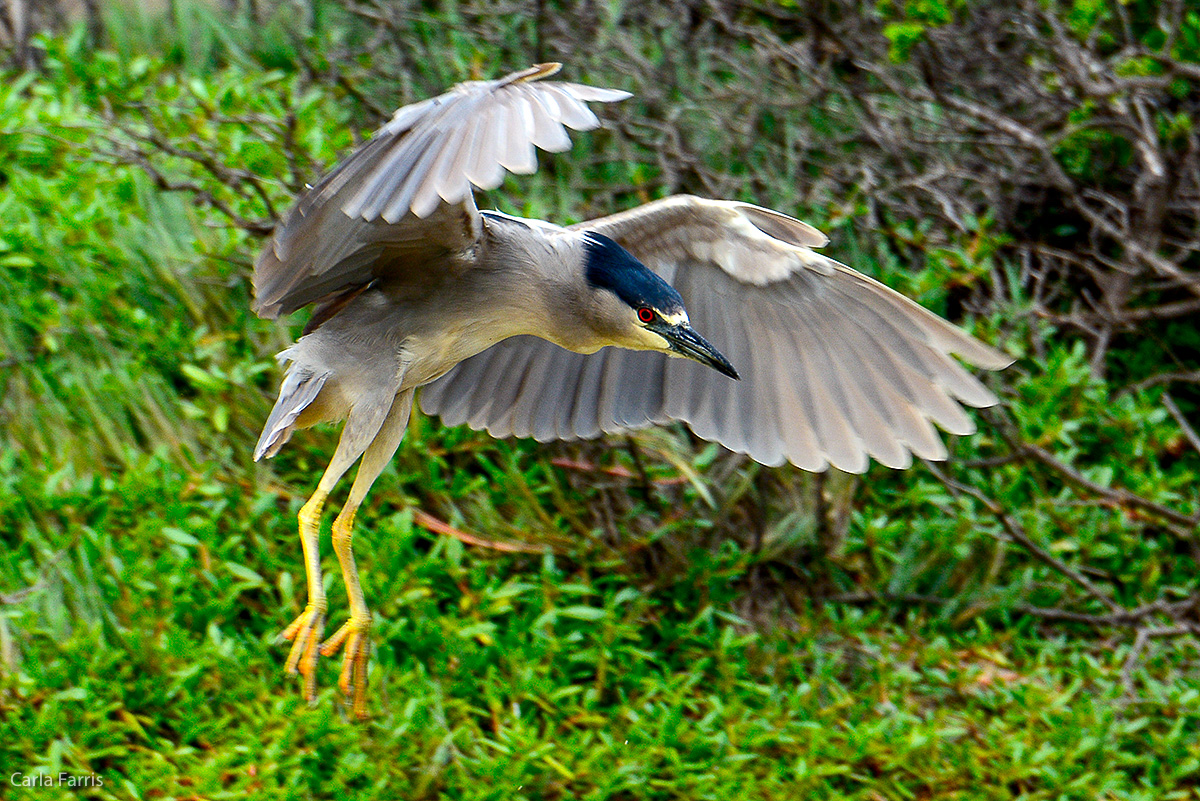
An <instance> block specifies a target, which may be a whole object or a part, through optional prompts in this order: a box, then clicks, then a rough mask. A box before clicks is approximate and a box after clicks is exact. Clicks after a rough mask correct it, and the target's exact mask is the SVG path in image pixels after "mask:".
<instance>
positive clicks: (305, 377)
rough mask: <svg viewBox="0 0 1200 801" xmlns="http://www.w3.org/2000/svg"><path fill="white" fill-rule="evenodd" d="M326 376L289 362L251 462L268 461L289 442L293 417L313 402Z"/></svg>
mask: <svg viewBox="0 0 1200 801" xmlns="http://www.w3.org/2000/svg"><path fill="white" fill-rule="evenodd" d="M290 351H291V349H290V348H289V349H288V350H285V351H284V352H283V353H281V354H279V358H280V361H284V360H286V359H288V358H289V357H290V356H291V353H290ZM329 375H330V374H329V371H328V370H326V371H324V372H316V371H315V370H312V369H311V368H309V367H305V366H304V365H301V364H297V363H296V362H292V366H291V369H289V370H288V372H287V375H286V376H284V379H283V386H281V387H280V388H279V400H277V401H275V408H274V409H272V410H271V414H270V415H269V416H268V417H267V422H266V425H264V426H263V431H262V435H261V436H259V438H258V444H257V445H256V446H254V461H256V462H257V461H258V460H259V459H262V458H263V457H264V456H265V457H266V458H268V459H270V458H271V457H272V456H274V455H275V454H277V453H279V449H280V448H282V447H283V445H284V443H286V442H287V441H288V440H289V439H291V436H292V431H293V429H295V427H296V418H297V417H298V416H299V415H300V412H302V411H304V409H305V408H306V407H307V406H308V405H309V404H310V403H312V402H313V401H314V400H316V397H317V395H319V394H320V393H321V387H323V386H325V381H326V380H327V379H328V378H329Z"/></svg>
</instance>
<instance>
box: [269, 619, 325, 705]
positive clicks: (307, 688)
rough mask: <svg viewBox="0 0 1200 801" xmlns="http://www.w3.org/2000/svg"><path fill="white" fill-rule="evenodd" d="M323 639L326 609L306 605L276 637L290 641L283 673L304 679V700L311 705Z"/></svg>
mask: <svg viewBox="0 0 1200 801" xmlns="http://www.w3.org/2000/svg"><path fill="white" fill-rule="evenodd" d="M323 636H325V605H324V604H321V605H319V606H314V605H313V604H308V605H307V606H305V607H304V611H303V612H301V613H300V616H299V617H297V618H296V619H295V620H293V621H292V624H291V625H290V626H288V627H287V628H286V629H284V630H283V631H282V632H280V634H279V639H281V640H291V641H292V650H291V653H289V654H288V658H287V663H286V664H285V665H284V666H283V669H284V670H286V671H287V672H288V673H295V672H296V671H297V670H299V671H300V675H301V676H303V677H304V698H305V699H306V700H307V701H308V702H309V703H310V704H311V703H312V702H313V701H315V700H317V654H318V653H319V652H320V647H321V638H322V637H323Z"/></svg>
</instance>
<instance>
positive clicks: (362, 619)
mask: <svg viewBox="0 0 1200 801" xmlns="http://www.w3.org/2000/svg"><path fill="white" fill-rule="evenodd" d="M559 67H560V65H558V64H538V65H535V66H533V67H530V68H528V69H525V70H522V71H519V72H515V73H513V74H511V75H508V76H507V77H504V78H500V79H498V80H492V81H468V82H465V83H462V84H459V85H457V86H455V87H454V88H453V89H451V90H450V91H449V92H447V93H445V94H443V95H440V96H438V97H434V98H431V99H428V100H423V101H421V102H418V103H414V104H412V105H408V106H405V107H403V108H401V109H400V110H398V111H397V112H396V113H395V114H394V116H393V117H392V119H391V120H390V121H389V122H388V123H387V124H385V125H384V126H383V127H382V128H381V129H380V130H379V131H378V132H377V133H376V134H375V135H374V136H373V137H372V138H371V139H370V140H369V141H367V142H366V143H365V144H363V145H362V146H360V147H359V148H358V149H357V150H355V151H354V152H353V153H351V154H350V156H348V157H347V158H346V159H345V160H344V161H342V162H341V163H339V164H338V165H337V166H336V167H335V168H334V169H333V170H332V171H331V172H330V173H329V174H327V175H326V176H325V177H324V178H322V179H321V180H320V181H319V182H318V183H317V184H316V185H315V186H313V187H312V188H310V189H308V190H307V191H306V192H305V193H304V195H303V196H302V197H301V198H300V199H299V200H298V201H297V203H296V205H295V206H294V207H293V208H292V209H291V210H290V211H289V212H288V214H287V215H286V216H285V217H284V218H283V220H282V221H281V222H280V224H279V225H278V226H277V227H276V229H275V232H274V235H273V237H272V239H271V242H270V243H269V244H268V245H267V247H266V248H265V249H264V251H263V252H262V254H261V255H260V256H259V258H258V260H257V261H256V263H255V266H254V291H255V299H254V310H255V311H256V312H257V313H258V314H259V315H260V316H262V317H269V318H274V317H278V316H279V315H282V314H289V313H291V312H293V311H296V310H297V309H300V308H302V307H305V306H309V305H312V306H313V307H314V309H313V313H312V317H311V319H310V320H309V322H308V324H307V326H306V327H305V329H304V333H303V334H302V336H301V337H300V339H299V340H297V341H296V343H295V344H294V345H292V346H291V347H290V348H288V349H287V350H285V351H283V352H282V353H281V354H279V358H280V361H281V362H286V363H287V364H288V367H287V371H286V374H285V375H284V378H283V382H282V386H281V388H280V390H279V398H278V400H277V401H276V403H275V406H274V408H273V409H272V410H271V413H270V415H269V416H268V418H267V421H266V424H265V426H264V428H263V431H262V436H261V437H260V438H259V441H258V445H257V447H256V448H255V451H254V458H255V460H258V459H261V458H263V457H271V456H274V455H275V454H276V453H277V452H278V451H279V449H280V448H281V447H283V445H284V443H286V442H287V441H288V439H289V437H291V435H292V432H293V431H295V430H296V429H298V428H306V427H308V426H311V425H314V424H316V423H319V422H325V421H345V424H344V426H343V428H342V433H341V438H340V440H339V442H338V445H337V448H336V449H335V451H334V454H333V457H332V459H331V460H330V463H329V466H328V467H327V468H326V470H325V472H324V474H323V475H322V476H321V479H320V481H319V482H318V484H317V488H316V490H315V491H314V492H313V494H312V496H311V497H310V498H309V499H308V501H307V502H306V503H305V504H304V505H303V507H302V508H301V510H300V514H299V524H300V541H301V544H302V546H303V550H304V564H305V570H306V573H307V579H308V582H307V583H308V603H307V604H306V606H305V608H304V611H303V612H302V613H301V614H300V615H299V617H297V618H296V620H295V621H294V622H293V623H291V625H289V626H288V627H287V628H286V629H285V630H284V631H283V633H282V635H281V636H282V637H283V638H284V639H287V640H291V641H292V648H291V652H290V653H289V655H288V659H287V662H286V670H287V671H288V672H290V673H294V672H296V671H297V670H298V671H299V672H300V674H301V675H302V677H303V683H304V692H305V695H306V697H307V698H308V699H309V700H310V701H312V700H313V699H315V697H316V664H317V658H318V654H321V655H325V656H332V655H334V654H336V653H337V652H338V651H339V650H343V651H344V656H343V662H342V671H341V678H340V681H339V686H340V687H341V689H342V692H343V693H345V694H346V695H347V696H348V697H349V698H350V699H351V701H352V705H353V710H354V712H355V714H356V715H357V716H359V717H365V716H366V714H367V703H366V688H367V658H368V655H369V651H370V625H371V615H370V612H369V611H368V609H367V605H366V602H365V599H364V598H363V593H362V589H361V587H360V586H359V581H358V571H357V567H356V565H355V562H354V555H353V551H352V548H351V539H352V528H353V523H354V515H355V511H356V510H357V509H358V507H359V505H360V504H361V503H362V501H363V498H364V496H365V495H366V494H367V491H368V490H369V489H370V487H371V484H372V483H373V482H374V481H375V479H376V478H377V477H378V476H379V473H380V472H381V471H382V470H383V468H384V466H385V465H386V464H387V462H388V461H389V460H390V459H391V458H392V455H393V454H394V453H395V451H396V448H397V446H398V445H399V443H400V439H401V438H402V437H403V435H404V430H405V428H406V426H407V423H408V419H409V415H410V413H411V410H412V406H413V399H414V393H415V392H416V391H417V390H418V389H420V390H421V394H420V403H421V408H422V409H423V411H424V412H425V413H427V414H435V415H438V416H440V417H441V419H442V420H443V422H445V423H447V424H450V425H459V424H462V423H466V424H468V425H470V426H471V427H473V428H476V429H486V430H487V431H489V432H490V433H491V434H493V435H495V436H497V437H509V436H515V437H533V438H535V439H537V440H539V441H548V440H555V439H559V440H569V439H578V438H588V437H597V436H600V435H601V434H605V433H611V432H616V431H626V430H630V429H635V428H639V427H643V426H648V425H652V424H656V423H666V422H668V421H672V420H678V421H682V422H684V423H686V424H687V425H688V426H689V427H690V428H691V429H692V431H693V432H695V434H696V435H697V436H699V437H701V438H703V439H707V440H712V441H715V442H719V443H721V444H722V445H724V446H725V447H726V448H729V449H730V450H733V451H739V452H741V453H745V454H747V455H749V456H750V457H751V458H752V459H754V460H756V461H758V462H761V463H763V464H767V465H780V464H783V463H784V462H791V463H792V464H794V465H796V466H798V467H801V468H803V469H805V470H813V471H820V470H824V469H826V468H827V467H829V466H833V467H836V468H838V469H841V470H845V471H848V472H852V473H859V472H862V471H864V470H865V469H866V467H867V464H868V460H869V458H874V459H876V460H877V461H879V462H880V463H882V464H884V465H887V466H889V467H894V468H904V467H908V466H909V465H910V464H911V463H912V456H913V454H915V455H917V456H919V457H921V458H924V459H944V458H945V457H946V448H945V446H944V444H943V443H942V440H941V438H940V437H939V436H938V434H937V433H936V431H935V430H934V428H933V425H932V424H931V423H937V424H938V425H939V426H940V427H941V428H943V429H944V430H946V431H948V432H950V433H953V434H968V433H971V432H972V431H973V430H974V425H973V423H972V421H971V419H970V418H969V417H968V416H967V415H966V414H965V413H964V411H963V409H962V407H961V406H960V405H959V402H962V403H966V404H968V405H970V406H978V407H982V406H990V405H992V404H995V403H996V402H997V399H996V397H995V396H994V395H993V394H992V393H991V392H990V391H989V390H988V389H987V388H986V387H984V386H983V385H982V384H981V383H980V382H979V381H978V380H976V378H975V377H973V376H972V375H971V374H970V373H968V372H967V371H966V370H964V369H963V368H962V367H961V366H959V364H958V363H957V362H956V361H955V360H954V359H953V358H952V357H951V356H950V354H955V355H957V356H959V357H960V358H962V359H963V360H964V361H966V362H968V363H970V364H973V365H976V366H978V367H982V368H986V369H992V370H995V369H1000V368H1002V367H1005V366H1006V365H1008V364H1009V363H1011V361H1012V359H1010V358H1009V357H1008V356H1007V355H1005V354H1003V353H1001V352H999V351H997V350H995V349H993V348H991V347H988V346H987V345H984V344H983V343H981V342H979V341H977V340H976V339H974V338H972V337H971V336H969V335H967V334H966V333H964V332H962V331H960V330H959V329H958V328H956V327H954V326H952V325H951V324H949V323H947V322H946V321H945V320H943V319H942V318H940V317H938V316H937V315H935V314H933V313H932V312H930V311H928V310H926V309H924V308H922V307H921V306H919V305H917V304H916V303H914V302H912V301H911V300H909V299H907V298H905V297H903V296H902V295H900V294H898V293H896V292H894V291H893V290H891V289H889V288H887V287H886V286H884V285H883V284H880V283H879V282H877V281H874V280H872V279H871V278H868V277H866V276H864V275H862V274H860V273H858V272H856V271H855V270H852V269H850V268H849V267H846V266H845V265H843V264H840V263H838V262H836V261H834V260H833V259H830V258H828V257H826V256H823V255H821V254H819V253H817V252H816V251H814V250H813V249H814V248H819V247H821V246H823V245H825V244H826V242H827V239H826V237H825V236H824V235H823V234H821V233H820V232H819V231H817V230H816V229H815V228H813V227H812V226H810V225H808V224H806V223H803V222H801V221H799V220H796V219H793V218H792V217H789V216H787V215H785V214H781V213H779V212H776V211H772V210H770V209H765V208H762V207H760V206H755V205H752V204H750V203H743V202H739V201H732V200H707V199H702V198H698V197H692V196H686V195H679V196H673V197H668V198H664V199H662V200H656V201H653V202H650V203H646V204H645V205H642V206H639V207H637V208H635V209H631V210H629V211H623V212H620V213H617V214H613V215H611V216H608V217H601V218H599V219H595V220H589V221H587V222H583V223H579V224H576V225H571V226H566V227H563V226H559V225H555V224H553V223H550V222H545V221H542V220H533V219H523V218H519V217H514V216H510V215H508V214H502V213H499V212H493V211H480V210H479V209H478V208H477V207H476V205H475V202H474V197H473V189H472V187H474V188H478V189H492V188H495V187H497V186H499V185H500V183H501V182H502V181H503V179H504V175H505V171H506V170H507V171H508V172H512V173H519V174H527V173H532V172H534V170H535V169H536V167H537V161H536V151H535V146H536V147H537V148H541V149H543V150H547V151H552V152H559V151H563V150H566V149H568V148H569V147H570V140H569V137H568V135H567V132H566V130H565V129H566V128H573V129H575V130H589V129H592V128H595V127H597V126H598V125H599V120H598V119H597V117H596V115H595V114H594V113H593V111H592V110H591V109H590V108H589V106H588V103H589V102H600V103H608V102H614V101H619V100H623V99H625V98H627V97H629V96H630V95H629V93H628V92H622V91H617V90H614V89H602V88H598V87H592V86H584V85H580V84H573V83H561V82H554V81H544V80H542V79H544V78H546V77H548V76H550V75H552V74H554V73H555V72H557V71H558V69H559ZM360 459H361V461H359V460H360ZM356 461H359V468H358V473H357V475H356V477H355V479H354V482H353V484H352V486H351V488H350V492H349V495H348V497H347V499H346V502H345V504H344V505H343V506H342V509H341V512H340V513H339V514H338V515H337V517H336V519H335V520H334V522H333V547H334V550H335V552H336V553H337V557H338V560H339V562H340V564H341V569H342V576H343V579H344V581H345V585H346V591H347V595H348V597H349V607H350V617H349V620H347V621H346V623H345V624H344V625H343V626H341V627H340V628H339V629H338V630H337V631H336V632H335V633H334V634H333V635H332V636H331V637H330V638H329V639H328V640H325V641H324V642H322V638H323V637H324V631H325V620H326V612H327V609H328V607H327V602H326V597H325V590H324V585H323V584H322V580H321V559H320V553H319V550H318V532H319V527H320V521H321V512H322V508H323V506H324V503H325V500H326V498H327V497H328V496H329V493H330V492H331V491H332V490H333V488H334V486H335V485H336V484H337V482H338V480H339V479H340V478H341V477H342V476H343V474H345V472H346V471H347V470H348V469H349V468H350V466H351V465H353V464H354V462H356Z"/></svg>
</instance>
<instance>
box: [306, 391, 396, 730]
mask: <svg viewBox="0 0 1200 801" xmlns="http://www.w3.org/2000/svg"><path fill="white" fill-rule="evenodd" d="M412 395H413V393H412V390H411V389H410V390H406V391H405V392H402V393H400V394H399V395H397V396H396V400H395V402H394V403H393V404H392V406H391V408H390V409H389V411H388V415H387V418H386V419H385V420H384V422H383V425H382V426H380V429H379V433H378V434H377V435H376V437H375V439H374V440H373V441H372V442H371V445H370V447H368V448H367V449H366V452H365V453H363V457H362V461H361V462H360V463H359V465H358V475H356V476H355V477H354V485H353V486H351V487H350V494H349V496H348V497H347V498H346V505H345V506H343V507H342V511H341V513H340V514H338V516H337V519H336V520H334V521H333V549H334V551H335V552H336V553H337V556H338V562H340V563H341V566H342V580H343V581H345V583H346V596H347V598H348V599H349V601H350V619H349V620H347V621H346V623H345V624H344V625H343V626H342V627H341V628H340V629H338V630H337V632H335V633H334V635H333V636H332V637H330V638H329V639H328V640H327V641H326V642H325V643H324V644H323V645H322V646H321V654H322V655H323V656H333V655H334V654H336V653H337V652H338V649H339V648H345V649H346V653H345V656H344V657H343V658H342V675H341V678H340V679H339V681H338V686H339V687H341V689H342V692H343V693H344V694H345V695H346V696H347V697H349V698H350V700H351V703H352V704H353V708H354V714H355V716H356V717H358V718H365V717H366V716H367V658H368V657H369V656H370V654H371V613H370V612H369V611H367V603H366V601H365V600H363V592H362V586H361V585H360V584H359V583H358V566H357V565H355V563H354V550H353V547H352V542H353V537H354V531H353V529H354V514H355V513H356V512H357V511H358V507H359V506H360V505H361V504H362V502H363V498H365V497H366V496H367V491H368V490H370V489H371V485H372V484H373V483H375V479H376V478H378V477H379V474H380V473H381V472H382V471H383V468H384V467H385V466H386V465H387V463H388V462H389V461H390V460H391V458H392V454H394V453H395V452H396V446H397V445H399V444H400V438H401V437H403V436H404V428H405V426H406V425H408V415H409V412H410V411H411V409H412Z"/></svg>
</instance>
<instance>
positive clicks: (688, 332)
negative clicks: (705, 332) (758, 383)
mask: <svg viewBox="0 0 1200 801" xmlns="http://www.w3.org/2000/svg"><path fill="white" fill-rule="evenodd" d="M647 327H648V328H649V329H650V330H651V331H653V332H655V333H656V334H658V335H659V336H661V337H662V338H663V339H665V340H667V342H668V343H670V345H671V350H673V351H675V352H676V353H678V354H679V355H680V356H686V357H687V358H689V359H693V360H695V361H698V362H700V363H701V364H706V365H708V366H709V367H711V368H713V369H714V370H716V371H717V372H718V373H724V374H725V375H727V376H729V377H730V378H734V379H740V376H739V375H738V372H737V370H735V369H733V365H732V364H730V363H729V360H728V359H726V358H725V357H724V356H722V355H721V352H720V351H719V350H717V349H716V348H714V347H713V346H712V345H710V344H709V343H708V340H707V339H705V338H704V337H702V336H700V335H699V334H697V333H696V329H694V328H692V327H691V326H690V325H687V324H680V325H657V326H655V325H651V326H647Z"/></svg>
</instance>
